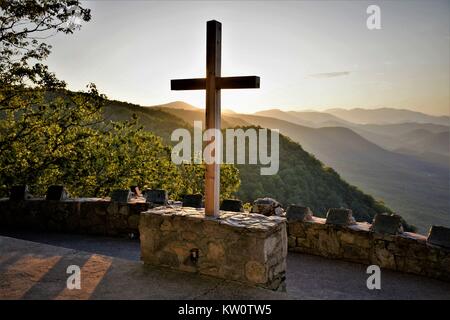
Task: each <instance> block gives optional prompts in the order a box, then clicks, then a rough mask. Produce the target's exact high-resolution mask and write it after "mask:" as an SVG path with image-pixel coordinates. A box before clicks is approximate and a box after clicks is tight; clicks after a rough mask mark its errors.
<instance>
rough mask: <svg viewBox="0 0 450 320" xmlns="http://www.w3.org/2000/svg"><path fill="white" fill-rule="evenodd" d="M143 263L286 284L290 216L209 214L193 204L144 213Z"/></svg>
mask: <svg viewBox="0 0 450 320" xmlns="http://www.w3.org/2000/svg"><path fill="white" fill-rule="evenodd" d="M139 234H140V238H141V258H142V260H143V261H144V263H145V264H150V265H156V266H164V267H169V268H172V269H176V270H180V271H187V272H194V273H200V274H205V275H209V276H215V277H218V278H223V279H229V280H235V281H240V282H243V283H247V284H251V285H255V286H261V287H264V288H269V289H279V288H281V287H283V285H284V278H285V270H286V256H287V233H286V220H285V219H284V218H280V217H266V216H263V215H259V214H245V213H232V212H229V211H222V212H221V215H220V216H219V217H208V216H205V215H204V210H197V209H193V208H190V207H171V206H166V207H163V206H161V207H157V208H154V209H150V210H148V211H146V212H143V213H141V219H140V222H139Z"/></svg>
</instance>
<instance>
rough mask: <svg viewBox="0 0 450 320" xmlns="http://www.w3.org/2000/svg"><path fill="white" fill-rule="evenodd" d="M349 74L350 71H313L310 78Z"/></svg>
mask: <svg viewBox="0 0 450 320" xmlns="http://www.w3.org/2000/svg"><path fill="white" fill-rule="evenodd" d="M349 74H350V71H340V72H325V73H313V74H310V75H308V78H316V79H323V78H335V77H342V76H348V75H349Z"/></svg>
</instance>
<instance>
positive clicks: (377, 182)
mask: <svg viewBox="0 0 450 320" xmlns="http://www.w3.org/2000/svg"><path fill="white" fill-rule="evenodd" d="M178 104H179V103H171V104H168V105H163V106H157V107H156V108H155V109H156V110H160V111H161V110H164V111H166V112H168V113H171V114H172V115H174V116H176V117H178V118H179V119H183V120H184V121H185V122H187V123H193V121H194V120H198V121H203V120H204V110H201V109H198V108H195V107H192V106H190V107H188V108H187V107H186V106H185V104H181V105H180V106H183V107H179V106H178ZM332 110H336V109H332ZM357 110H359V109H357ZM368 111H373V110H368ZM375 111H376V112H375V113H374V114H376V116H377V117H380V113H381V112H382V111H385V112H386V117H390V118H389V121H386V122H389V124H380V122H381V120H379V119H378V118H376V120H375V121H374V122H375V123H366V124H361V123H353V122H351V121H349V117H347V118H346V119H343V118H341V117H340V116H342V113H340V112H339V114H340V116H338V115H337V113H338V112H336V111H334V113H335V114H329V113H326V112H314V111H308V112H297V111H281V110H278V109H272V110H266V111H261V112H257V113H255V114H253V115H249V114H237V113H234V114H223V115H222V126H223V127H224V128H225V127H236V126H249V125H258V126H261V127H266V128H270V129H280V132H281V133H282V134H284V135H286V136H288V137H290V138H291V139H292V140H293V141H295V142H298V143H299V144H300V145H301V146H302V147H303V148H304V149H305V150H306V151H308V152H310V153H311V154H313V155H314V156H315V157H316V158H317V159H319V160H320V161H322V162H324V163H325V164H326V165H327V166H330V167H332V168H334V169H335V170H336V171H337V172H338V173H339V174H341V175H342V176H343V178H344V179H345V180H347V181H349V182H350V183H351V184H354V185H356V186H358V187H360V188H361V189H362V190H364V191H367V192H369V193H370V194H373V195H374V196H375V197H376V198H379V199H382V200H383V201H385V203H386V204H387V205H388V206H390V207H391V208H393V209H394V211H396V212H398V213H399V214H401V215H402V216H404V217H405V219H406V220H407V221H409V222H410V223H412V224H414V225H416V226H418V227H419V230H420V231H421V232H426V230H427V229H428V228H429V226H430V225H432V224H442V225H447V226H450V203H449V194H450V190H449V189H450V188H449V181H450V180H449V178H450V177H449V173H450V161H449V159H450V158H449V157H450V156H449V153H450V152H449V148H450V142H449V125H448V124H447V125H444V124H442V123H443V121H441V120H442V119H443V118H445V117H433V116H427V115H424V114H420V113H417V112H412V111H411V112H410V111H407V110H400V112H397V110H395V109H387V108H385V109H378V110H375ZM363 113H364V112H360V111H358V112H357V114H358V115H360V114H363ZM344 114H349V113H347V112H344ZM406 114H410V116H411V117H419V118H420V119H422V120H421V121H424V120H423V119H428V120H433V121H434V122H433V123H423V122H412V120H413V119H412V118H408V117H406V116H405V115H406ZM396 115H399V117H398V118H395V117H396ZM427 117H429V118H427ZM359 119H360V120H359V121H360V122H362V120H361V119H362V116H360V118H359ZM377 119H378V120H377ZM405 119H406V121H408V122H404V123H402V122H401V121H403V120H405ZM420 119H419V120H420ZM447 119H448V117H447ZM419 120H418V121H419ZM395 121H399V122H398V123H396V122H395Z"/></svg>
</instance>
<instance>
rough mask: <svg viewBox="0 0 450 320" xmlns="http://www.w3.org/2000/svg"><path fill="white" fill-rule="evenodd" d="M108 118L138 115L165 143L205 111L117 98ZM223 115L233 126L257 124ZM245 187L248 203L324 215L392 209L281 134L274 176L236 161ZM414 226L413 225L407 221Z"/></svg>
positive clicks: (242, 193)
mask: <svg viewBox="0 0 450 320" xmlns="http://www.w3.org/2000/svg"><path fill="white" fill-rule="evenodd" d="M104 112H105V117H106V119H109V120H116V121H117V120H119V121H121V120H130V119H132V118H133V117H134V115H137V117H138V122H139V124H141V125H142V126H143V127H144V128H145V129H146V130H149V131H152V132H153V133H155V134H157V135H159V136H161V137H162V138H163V139H164V140H165V142H166V143H171V144H173V142H171V141H170V134H171V132H172V130H174V129H176V128H186V129H188V130H191V129H192V121H193V120H200V121H202V120H203V118H204V111H203V110H199V109H196V108H190V107H189V106H186V105H185V104H179V103H173V104H168V105H161V106H156V107H151V108H150V107H140V106H136V105H132V104H128V103H123V102H119V101H109V102H108V104H107V105H106V107H105V110H104ZM234 116H237V117H238V118H239V117H240V115H238V114H233V116H228V115H224V123H227V124H229V125H230V126H235V125H236V124H238V125H243V126H246V127H250V126H253V127H254V125H251V124H249V122H247V121H245V120H243V121H240V120H239V119H238V118H236V117H234ZM237 167H238V169H239V173H240V177H241V186H240V188H239V191H238V192H237V196H238V197H239V198H240V199H241V200H243V201H244V202H252V201H253V200H255V199H256V198H259V197H273V198H275V199H277V200H278V201H280V202H281V203H282V204H284V205H285V206H287V205H289V204H291V203H297V204H302V205H306V206H309V207H310V208H311V209H312V210H313V211H314V213H315V214H316V215H318V216H322V217H323V216H325V214H326V211H327V209H328V208H334V207H345V208H351V209H352V210H353V212H354V216H355V218H356V219H357V220H358V221H368V222H371V221H372V219H373V217H374V216H375V214H376V213H381V212H392V210H391V209H390V208H388V207H387V206H385V205H384V204H383V203H381V202H379V201H377V200H376V199H374V198H373V197H372V196H370V195H368V194H366V193H364V192H363V191H361V190H359V189H358V188H356V187H354V186H352V185H350V184H349V183H348V182H346V181H345V180H343V179H342V178H341V177H340V176H339V175H338V174H337V173H336V172H335V171H334V170H333V169H332V168H329V167H326V166H324V165H323V163H322V162H320V161H319V160H317V159H316V158H315V157H314V156H312V155H311V154H310V153H308V152H306V151H305V150H303V148H302V147H301V146H300V145H299V144H298V143H296V142H294V141H292V140H291V139H289V138H287V137H285V136H283V135H280V167H279V171H278V173H277V174H275V175H270V176H261V175H260V166H259V165H237ZM404 226H405V227H406V228H408V229H410V225H409V224H408V223H407V222H404Z"/></svg>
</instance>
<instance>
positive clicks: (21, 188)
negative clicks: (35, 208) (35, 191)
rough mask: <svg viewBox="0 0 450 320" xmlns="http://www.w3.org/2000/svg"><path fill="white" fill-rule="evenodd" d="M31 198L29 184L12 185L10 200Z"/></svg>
mask: <svg viewBox="0 0 450 320" xmlns="http://www.w3.org/2000/svg"><path fill="white" fill-rule="evenodd" d="M29 198H31V194H30V192H29V189H28V186H27V185H16V186H12V187H11V190H10V192H9V200H10V201H21V200H27V199H29Z"/></svg>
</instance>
